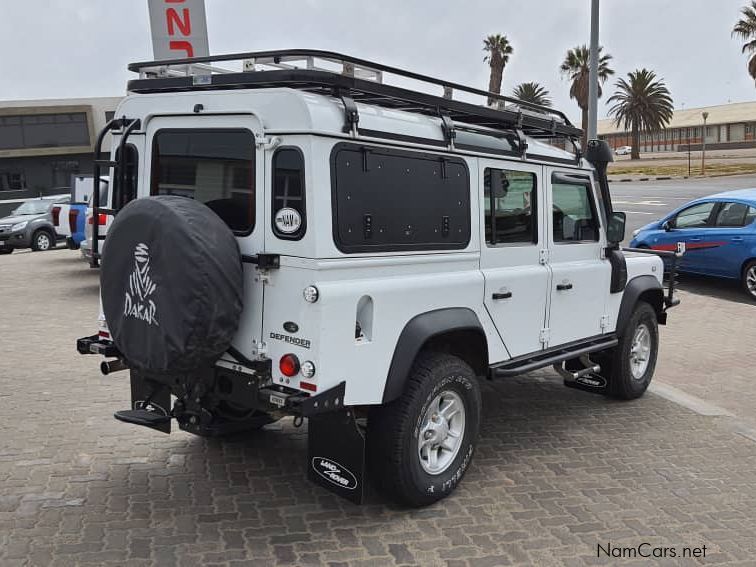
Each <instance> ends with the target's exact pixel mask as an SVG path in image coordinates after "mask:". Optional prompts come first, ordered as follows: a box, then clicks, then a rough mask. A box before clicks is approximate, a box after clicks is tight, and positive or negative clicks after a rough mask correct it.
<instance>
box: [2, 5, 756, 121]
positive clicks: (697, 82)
mask: <svg viewBox="0 0 756 567" xmlns="http://www.w3.org/2000/svg"><path fill="white" fill-rule="evenodd" d="M745 3H746V1H745V0H602V2H601V43H602V45H604V47H605V50H606V51H608V52H609V53H610V54H612V55H613V56H614V59H613V61H612V67H613V68H614V69H615V71H616V75H615V76H614V77H613V78H612V79H610V81H609V82H608V83H607V85H606V86H605V87H604V90H605V92H606V93H607V94H606V95H605V96H604V97H603V99H602V102H601V103H600V107H599V116H600V117H603V116H606V114H607V106H606V104H605V101H606V99H607V98H608V95H609V94H610V93H611V92H613V90H614V83H615V81H616V79H617V77H619V76H625V75H626V74H627V73H628V72H629V71H632V70H634V69H637V68H641V67H647V68H649V69H652V70H654V71H655V72H656V73H657V75H658V76H659V77H662V78H663V79H664V80H665V82H666V84H667V86H668V87H669V89H670V91H671V93H672V96H673V98H674V101H675V106H676V107H677V108H695V107H699V106H708V105H715V104H725V103H727V102H740V101H750V100H756V87H754V82H753V81H752V80H751V79H750V77H749V76H748V73H747V70H746V64H747V57H746V56H745V55H743V54H741V52H740V42H739V41H738V40H735V39H733V38H731V36H730V32H731V30H732V26H733V25H734V23H735V22H736V21H737V20H738V17H739V10H740V8H741V7H742V6H743V5H744V4H745ZM205 4H206V10H207V20H208V36H209V43H210V51H211V53H212V54H219V53H231V52H239V51H254V50H263V49H283V48H293V47H298V48H314V49H328V50H333V51H339V52H342V53H348V54H351V55H354V56H356V57H361V58H365V59H371V60H375V61H379V62H382V63H385V64H387V65H393V66H397V67H404V68H407V69H410V70H413V71H416V72H419V73H423V74H428V75H434V76H438V77H443V78H446V79H448V80H450V81H453V82H458V83H463V84H468V85H471V86H476V87H479V88H486V87H487V85H488V72H489V70H488V67H487V64H486V63H484V62H483V57H484V53H483V50H482V47H483V39H484V38H485V37H486V36H487V35H489V34H494V33H502V34H505V35H507V37H508V38H509V40H510V42H511V43H512V44H513V47H514V54H513V55H512V58H511V60H510V63H509V65H508V66H507V68H506V70H505V72H504V81H503V85H502V92H503V93H504V94H509V93H511V90H512V88H513V87H514V86H515V85H516V84H518V83H520V82H525V81H537V82H539V83H541V84H543V85H544V86H545V87H546V88H547V89H548V90H549V91H550V92H551V95H552V98H553V100H554V105H555V106H556V107H557V108H560V109H562V110H564V111H565V112H566V113H567V114H568V115H569V116H570V117H571V118H572V119H573V120H575V121H578V122H579V120H578V119H579V109H578V107H577V105H576V103H575V102H574V101H572V100H570V98H569V82H568V81H567V80H566V79H565V78H563V77H562V76H561V75H560V73H559V65H560V63H561V62H562V60H563V59H564V56H565V53H566V51H567V50H568V49H569V48H571V47H574V46H576V45H579V44H583V43H588V40H589V34H590V17H589V12H590V0H372V1H366V0H362V1H358V0H275V1H272V2H270V1H266V2H259V1H257V0H206V2H205ZM150 41H151V40H150V30H149V19H148V10H147V0H105V1H103V0H0V100H15V99H36V98H66V97H94V96H119V95H122V94H124V93H125V88H126V81H127V80H128V79H129V78H130V77H131V76H132V74H131V73H129V72H128V71H127V69H126V65H127V64H128V63H129V62H132V61H143V60H149V59H151V58H152V47H151V43H150Z"/></svg>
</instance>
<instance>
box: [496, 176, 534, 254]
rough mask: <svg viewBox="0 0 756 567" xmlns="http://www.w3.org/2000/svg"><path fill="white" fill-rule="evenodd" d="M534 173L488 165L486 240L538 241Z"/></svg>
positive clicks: (502, 241)
mask: <svg viewBox="0 0 756 567" xmlns="http://www.w3.org/2000/svg"><path fill="white" fill-rule="evenodd" d="M536 195H537V193H536V176H535V174H534V173H526V172H521V171H511V170H505V169H491V168H486V170H485V173H484V198H483V202H484V208H485V226H486V243H487V244H490V245H492V246H495V245H497V244H511V243H535V242H537V241H538V223H537V218H538V212H537V206H536Z"/></svg>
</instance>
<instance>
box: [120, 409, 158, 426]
mask: <svg viewBox="0 0 756 567" xmlns="http://www.w3.org/2000/svg"><path fill="white" fill-rule="evenodd" d="M113 417H115V418H116V419H117V420H119V421H124V422H126V423H133V424H135V425H146V426H147V427H157V426H160V425H163V424H165V423H170V421H171V416H170V415H163V414H160V413H157V412H154V411H149V410H146V409H132V410H121V411H117V412H115V413H114V414H113Z"/></svg>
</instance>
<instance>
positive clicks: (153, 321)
mask: <svg viewBox="0 0 756 567" xmlns="http://www.w3.org/2000/svg"><path fill="white" fill-rule="evenodd" d="M155 289H157V285H156V284H155V282H153V281H152V278H151V277H150V249H149V247H148V246H147V245H146V244H137V245H136V248H135V249H134V271H133V272H132V273H131V275H130V276H129V289H128V291H126V305H125V306H124V308H123V314H124V316H126V317H133V318H134V319H139V320H141V321H145V322H146V323H147V324H148V325H156V326H157V324H158V322H157V318H156V317H155V313H156V311H157V306H156V305H155V302H154V301H153V300H152V299H150V296H151V295H152V294H153V293H154V292H155Z"/></svg>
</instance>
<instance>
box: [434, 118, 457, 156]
mask: <svg viewBox="0 0 756 567" xmlns="http://www.w3.org/2000/svg"><path fill="white" fill-rule="evenodd" d="M438 115H439V116H440V117H441V129H442V130H443V131H444V138H446V143H448V144H449V145H450V146H452V147H453V146H454V138H456V137H457V131H456V130H455V129H454V122H452V119H451V118H449V115H448V114H446V113H445V112H442V111H441V110H440V109H439V112H438Z"/></svg>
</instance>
